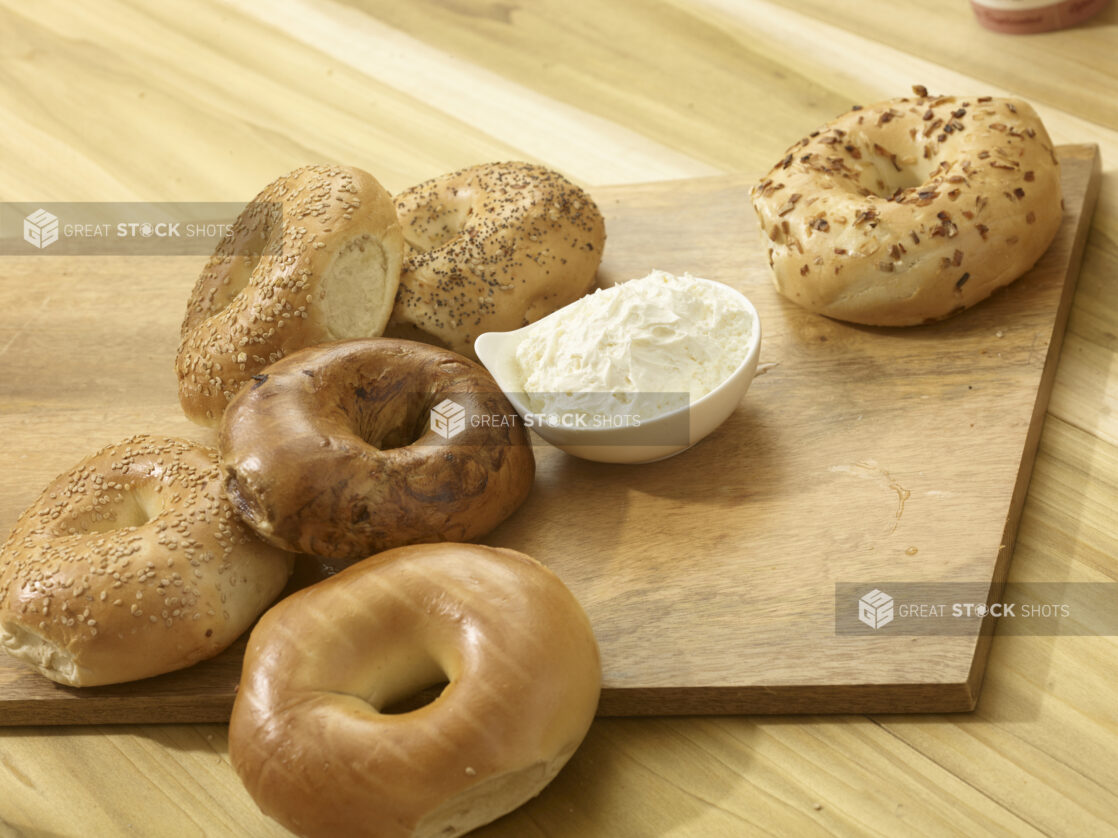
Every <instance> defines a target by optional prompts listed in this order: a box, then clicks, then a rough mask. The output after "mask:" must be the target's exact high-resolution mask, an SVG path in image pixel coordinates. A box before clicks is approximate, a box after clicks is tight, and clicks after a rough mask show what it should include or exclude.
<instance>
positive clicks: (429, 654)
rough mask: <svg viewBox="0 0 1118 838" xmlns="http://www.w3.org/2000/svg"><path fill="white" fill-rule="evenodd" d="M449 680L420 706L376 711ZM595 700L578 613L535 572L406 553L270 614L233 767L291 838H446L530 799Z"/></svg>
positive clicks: (445, 547)
mask: <svg viewBox="0 0 1118 838" xmlns="http://www.w3.org/2000/svg"><path fill="white" fill-rule="evenodd" d="M444 681H445V682H447V686H446V687H445V688H444V689H443V691H442V693H441V694H440V695H439V696H438V697H437V698H436V699H435V700H434V701H432V702H431V703H429V704H426V705H424V706H422V707H419V708H418V709H414V710H411V711H410V712H404V713H395V714H391V713H382V712H381V711H382V710H384V708H386V707H388V706H389V705H391V704H392V702H394V701H398V700H400V699H401V698H404V697H407V696H409V695H411V694H412V693H414V692H415V691H416V690H417V689H420V688H423V687H426V686H430V685H434V684H438V683H441V682H444ZM600 690H601V663H600V659H599V653H598V646H597V643H596V641H595V639H594V634H593V631H592V630H591V627H590V623H589V621H588V619H587V617H586V614H585V612H584V611H583V610H582V608H581V606H580V605H579V603H578V602H577V601H576V600H575V598H574V596H573V595H572V594H571V593H570V591H569V590H567V588H566V587H565V586H564V585H563V583H562V582H561V581H560V580H559V579H558V578H557V577H556V576H555V575H554V574H553V573H552V572H551V571H549V570H547V569H546V568H545V567H543V565H541V564H539V563H538V562H536V561H535V560H534V559H531V558H529V557H528V556H525V555H523V554H521V553H517V552H515V551H512V550H505V549H495V548H491V547H483V546H478V545H472V544H439V545H417V546H412V547H403V548H399V549H396V550H390V551H387V552H385V553H382V554H380V555H378V556H373V557H372V558H369V559H366V560H364V561H362V562H359V563H357V564H355V565H351V566H350V567H348V568H346V569H345V570H343V571H342V572H341V573H339V574H337V575H336V576H333V577H330V578H329V579H327V580H325V581H324V582H320V583H318V584H316V585H313V586H311V587H309V588H305V589H304V590H302V591H299V592H297V593H295V594H293V595H292V596H290V597H288V598H287V599H285V600H284V601H283V602H281V603H280V604H279V605H277V606H276V607H274V608H273V609H271V610H270V611H269V612H268V613H267V614H265V615H264V617H263V618H262V619H261V620H260V622H259V623H258V624H257V626H256V628H255V629H254V630H253V632H252V635H251V637H250V638H249V643H248V648H247V650H246V653H245V660H244V669H243V672H242V677H241V683H240V687H239V689H238V692H237V698H236V701H235V703H234V705H233V716H232V720H231V722H230V727H229V755H230V758H231V760H232V763H233V767H234V768H235V769H236V771H237V773H238V775H239V776H240V777H241V780H242V781H243V782H244V784H245V787H246V788H247V789H248V791H249V793H250V794H251V795H252V797H253V799H254V800H255V801H256V803H257V804H258V805H259V806H260V808H261V809H262V810H263V811H264V813H265V814H267V815H269V816H271V817H272V818H275V819H276V820H278V821H279V822H280V823H282V824H283V825H284V826H286V827H287V828H288V829H290V830H291V831H293V832H295V833H296V834H299V835H304V836H377V838H396V837H397V836H399V837H400V838H403V836H432V837H433V836H440V838H451V836H456V835H461V834H463V833H464V832H468V831H469V830H471V829H474V828H476V827H478V826H480V825H482V824H484V823H488V822H489V821H491V820H493V819H495V818H497V817H499V816H501V815H503V814H505V813H506V812H509V811H511V810H512V809H514V808H516V807H517V806H519V805H521V804H522V803H524V802H526V801H527V800H529V799H530V798H532V797H534V796H535V795H536V794H538V793H539V791H540V790H541V789H542V788H543V787H544V786H545V785H547V783H548V782H550V781H551V779H552V778H553V777H554V776H555V774H556V773H558V771H559V769H560V768H562V766H563V764H564V763H565V762H566V761H567V760H568V758H569V757H570V756H571V754H572V753H573V752H574V751H575V749H576V748H577V747H578V746H579V744H580V743H581V742H582V740H583V738H584V737H585V735H586V732H587V730H588V729H589V727H590V723H591V721H592V720H593V717H594V713H595V710H596V707H597V703H598V697H599V693H600Z"/></svg>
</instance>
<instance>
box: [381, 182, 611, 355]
mask: <svg viewBox="0 0 1118 838" xmlns="http://www.w3.org/2000/svg"><path fill="white" fill-rule="evenodd" d="M396 212H397V214H398V216H399V218H400V224H401V225H402V227H403V229H404V240H405V241H406V242H407V245H406V249H405V257H404V268H403V272H402V273H401V275H400V289H399V291H398V292H397V294H396V305H395V308H394V309H393V312H392V319H391V321H390V323H389V325H388V329H387V331H386V334H388V335H390V336H394V337H403V338H409V339H414V340H421V341H425V342H427V343H434V344H436V345H438V346H444V347H447V348H449V349H452V350H454V351H455V352H458V353H460V354H462V355H465V356H467V357H469V358H473V357H475V356H474V348H473V347H474V340H475V339H476V338H477V336H478V335H480V334H481V333H482V332H506V331H510V330H512V329H519V328H520V327H521V326H526V325H528V324H529V323H532V322H534V321H536V320H538V319H539V318H541V317H543V316H544V315H546V314H550V313H551V312H553V311H555V310H556V309H558V308H561V307H563V306H565V305H567V304H568V303H571V302H574V301H575V300H577V299H578V298H579V297H581V296H582V295H583V294H586V293H588V292H589V291H590V290H591V289H592V288H593V287H594V282H595V280H596V277H597V271H598V264H599V263H600V262H601V260H602V249H603V247H604V246H605V241H606V228H605V221H604V220H603V218H602V214H601V212H600V211H599V210H598V207H597V205H596V204H595V203H594V201H593V200H592V199H591V198H590V196H589V195H588V194H586V192H584V191H583V190H582V189H580V188H579V187H577V186H575V185H574V184H573V183H571V182H570V181H569V180H567V179H566V178H564V177H563V176H562V175H560V174H559V173H558V172H554V171H552V170H550V169H547V168H544V167H543V166H536V165H532V164H530V163H490V164H485V165H480V166H471V167H470V168H467V169H462V170H460V171H457V172H452V173H450V174H447V175H443V176H442V177H437V178H434V179H432V180H428V181H426V182H424V183H421V184H419V185H418V186H414V187H412V188H411V189H408V190H406V191H405V192H402V193H400V194H399V195H397V196H396Z"/></svg>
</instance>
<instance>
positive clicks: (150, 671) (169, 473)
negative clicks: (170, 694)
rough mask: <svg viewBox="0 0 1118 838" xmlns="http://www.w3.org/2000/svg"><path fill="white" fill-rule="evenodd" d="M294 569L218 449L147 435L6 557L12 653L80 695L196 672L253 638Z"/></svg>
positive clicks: (0, 569) (58, 495)
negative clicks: (264, 533)
mask: <svg viewBox="0 0 1118 838" xmlns="http://www.w3.org/2000/svg"><path fill="white" fill-rule="evenodd" d="M291 566H292V559H291V556H290V555H289V554H287V553H284V552H282V551H280V550H277V549H276V548H274V547H272V546H270V545H268V544H265V543H264V542H262V541H261V540H260V539H258V538H257V537H256V536H255V534H253V532H252V531H251V530H250V529H248V527H246V526H244V525H243V524H242V523H241V521H240V519H239V518H238V516H237V513H236V511H235V510H234V509H233V507H232V505H231V504H230V503H229V502H228V501H227V500H226V499H225V496H224V495H223V494H222V491H221V471H220V469H219V468H218V464H217V453H216V452H215V451H213V450H212V449H209V448H206V447H204V446H201V445H198V444H196V443H193V442H187V441H184V440H179V439H169V438H161V437H154V436H135V437H132V438H130V439H126V440H124V441H123V442H121V443H119V444H117V445H110V446H108V447H107V448H104V449H102V450H101V451H99V452H97V453H96V454H94V455H92V456H91V457H89V458H87V459H85V460H84V461H82V462H81V463H80V464H78V465H77V466H75V467H74V468H73V469H71V470H70V471H68V472H66V473H65V474H62V475H60V476H59V477H58V478H57V479H55V480H54V482H52V483H51V484H50V486H48V487H47V488H46V490H45V491H44V492H43V494H42V495H41V496H40V497H39V499H38V500H37V501H35V503H34V504H32V505H31V507H30V508H28V509H27V511H26V512H24V513H23V515H21V516H20V518H19V520H17V521H16V524H15V527H14V528H13V529H12V533H11V535H10V536H9V537H8V540H7V542H5V544H4V546H3V547H2V548H0V645H2V646H3V647H4V648H5V649H6V650H7V651H8V653H9V654H11V655H14V656H15V657H17V658H20V659H22V660H24V661H26V662H27V663H29V664H31V666H33V667H34V668H35V669H37V670H38V671H39V672H41V673H42V674H43V675H45V676H46V677H48V678H50V679H51V680H53V681H57V682H59V683H62V684H69V685H72V686H93V685H97V684H114V683H118V682H121V681H131V680H135V679H138V678H147V677H149V676H152V675H159V674H160V673H163V672H170V671H171V670H174V669H182V668H183V667H187V666H190V665H191V664H193V663H196V662H198V661H200V660H204V659H206V658H209V657H212V656H214V655H216V654H217V653H218V652H220V651H221V650H222V649H224V648H225V647H227V646H228V645H229V644H230V643H232V642H233V641H234V640H235V639H236V638H237V637H238V636H239V635H240V634H241V633H242V632H244V631H245V629H247V628H248V627H249V625H251V623H252V621H253V620H255V619H256V617H257V616H259V615H260V613H261V612H262V611H263V610H264V609H265V608H266V607H267V606H268V605H269V603H271V602H272V601H273V600H274V599H275V598H276V596H278V595H279V593H280V591H281V590H282V589H283V587H284V585H285V584H286V582H287V578H288V576H289V575H290V572H291Z"/></svg>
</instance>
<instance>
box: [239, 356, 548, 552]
mask: <svg viewBox="0 0 1118 838" xmlns="http://www.w3.org/2000/svg"><path fill="white" fill-rule="evenodd" d="M436 409H437V410H436ZM440 423H441V424H440ZM219 439H220V441H219V447H220V451H221V461H222V465H223V467H224V468H225V472H226V475H227V480H226V493H227V494H228V496H229V497H230V499H231V500H232V501H233V503H234V504H235V505H236V506H237V508H238V509H239V510H240V512H241V515H242V516H243V518H244V519H245V521H247V522H248V523H249V525H251V526H252V527H253V529H255V530H256V531H257V532H258V533H259V534H260V535H261V536H263V537H264V538H265V539H267V540H268V541H270V542H272V543H273V544H275V545H277V546H279V547H283V548H285V549H288V550H294V551H298V552H303V553H310V554H313V555H316V556H322V557H326V558H334V559H360V558H365V557H366V556H369V555H371V554H373V553H376V552H378V551H380V550H385V549H388V548H389V547H398V546H400V545H403V544H413V543H417V542H431V541H469V540H472V539H475V538H478V537H480V536H482V535H484V534H485V533H487V532H489V531H490V530H491V529H493V527H495V526H497V524H499V523H500V522H501V521H503V520H504V519H505V518H507V517H508V516H509V515H511V514H512V513H513V511H515V510H516V508H517V507H519V506H520V504H521V503H523V502H524V499H525V498H526V497H527V496H528V492H529V490H530V489H531V486H532V480H533V478H534V476H535V459H534V457H533V454H532V449H531V447H530V445H529V442H528V436H527V432H526V431H525V430H524V428H523V426H522V425H521V423H520V422H519V417H518V416H517V415H516V412H515V410H514V409H513V407H512V405H510V404H509V402H508V399H506V398H505V395H504V393H502V392H501V390H500V388H499V387H498V386H497V383H496V382H495V381H494V380H493V378H492V376H490V375H489V373H488V372H487V371H486V370H485V368H484V367H482V366H481V365H480V364H477V363H475V362H473V361H470V360H468V359H466V358H463V357H462V356H460V355H456V354H454V353H453V352H450V351H449V350H446V349H438V348H436V347H432V346H427V345H426V344H421V343H415V342H413V341H404V340H395V339H391V338H369V339H365V340H352V341H339V342H335V343H329V344H322V345H320V346H315V347H310V348H308V349H305V350H302V351H300V352H296V353H292V354H291V355H289V356H288V357H287V358H284V359H283V360H282V361H279V362H278V363H276V364H273V365H272V366H270V367H268V368H267V369H266V370H265V371H264V372H263V373H262V374H260V375H259V376H258V377H257V380H256V381H255V382H254V383H253V385H252V386H251V387H247V388H245V389H244V390H243V391H242V392H241V393H240V395H239V396H237V398H236V399H234V400H233V403H232V404H231V405H230V406H229V408H228V410H227V411H226V413H225V417H224V419H223V420H222V423H221V432H220V436H219Z"/></svg>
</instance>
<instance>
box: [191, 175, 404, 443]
mask: <svg viewBox="0 0 1118 838" xmlns="http://www.w3.org/2000/svg"><path fill="white" fill-rule="evenodd" d="M403 247H404V245H403V236H402V235H401V231H400V225H399V223H398V222H397V220H396V210H395V209H394V207H393V205H392V198H391V196H390V195H389V194H388V192H387V191H386V190H385V189H384V187H382V186H381V185H380V184H379V183H378V182H377V180H376V178H374V177H373V176H372V175H370V174H368V173H367V172H364V171H361V170H360V169H354V168H351V167H346V166H305V167H303V168H301V169H296V170H295V171H294V172H291V173H290V174H288V175H286V176H284V177H281V178H279V179H277V180H276V181H274V182H273V183H271V184H270V185H269V186H267V187H266V188H265V189H264V191H262V192H261V193H260V194H259V195H257V196H256V198H255V199H254V200H253V201H252V202H251V203H250V204H249V205H248V206H246V207H245V209H244V211H243V212H242V213H241V215H240V216H239V217H238V218H237V220H236V221H235V222H234V224H233V228H232V230H231V232H230V233H229V235H227V236H226V237H225V238H224V239H222V241H221V243H220V244H219V245H218V247H217V250H216V251H215V252H214V254H213V256H212V257H210V260H209V262H208V263H207V264H206V267H205V268H204V269H203V271H202V275H201V276H200V277H199V278H198V282H197V284H196V285H195V286H194V291H193V292H192V293H191V295H190V300H189V302H188V303H187V307H186V316H185V318H184V319H183V323H182V330H181V341H180V344H179V350H178V356H177V358H176V359H175V371H176V373H177V374H178V379H179V401H180V402H181V404H182V408H183V411H184V412H185V413H186V415H187V417H189V418H190V419H191V420H192V421H194V422H198V423H199V424H203V425H210V426H213V425H216V424H217V423H218V421H219V420H220V418H221V414H222V412H223V411H224V410H225V406H226V405H227V404H228V403H229V401H230V400H231V399H232V398H233V396H234V395H236V394H237V391H238V390H240V388H241V387H242V386H244V383H245V382H246V381H249V380H251V378H252V377H253V376H254V375H256V374H257V373H259V372H260V370H262V369H263V368H264V367H266V366H268V365H269V364H271V363H274V362H275V361H278V360H279V359H280V358H282V357H283V356H285V355H287V354H288V353H290V352H293V351H295V350H296V349H301V348H303V347H304V346H310V345H313V344H316V343H323V342H324V341H330V340H338V339H343V338H355V337H371V336H375V335H379V334H381V333H382V332H383V331H384V327H385V324H386V323H387V322H388V318H389V315H390V314H391V312H392V305H393V302H394V300H395V297H396V289H397V286H398V284H399V279H400V267H401V260H402V259H403Z"/></svg>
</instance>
